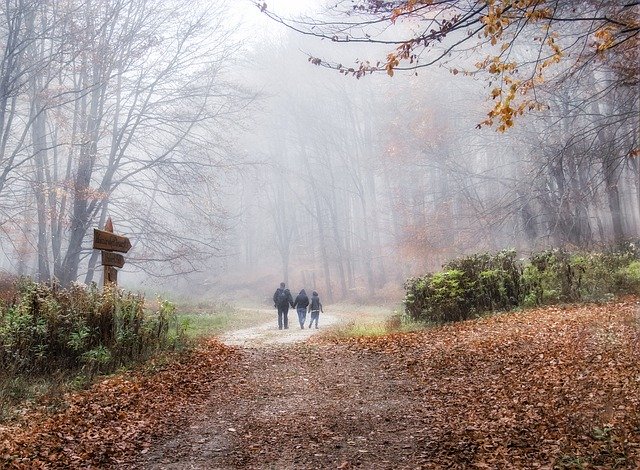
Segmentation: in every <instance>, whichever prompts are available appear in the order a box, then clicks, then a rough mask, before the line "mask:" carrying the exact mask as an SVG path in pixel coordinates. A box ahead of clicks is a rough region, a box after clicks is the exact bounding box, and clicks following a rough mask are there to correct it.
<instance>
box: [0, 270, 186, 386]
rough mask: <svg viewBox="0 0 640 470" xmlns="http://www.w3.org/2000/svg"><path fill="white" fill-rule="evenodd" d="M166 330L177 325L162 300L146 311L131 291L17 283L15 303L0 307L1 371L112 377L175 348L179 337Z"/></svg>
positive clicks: (169, 309) (176, 329)
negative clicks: (123, 368)
mask: <svg viewBox="0 0 640 470" xmlns="http://www.w3.org/2000/svg"><path fill="white" fill-rule="evenodd" d="M171 325H177V320H176V316H175V308H174V307H173V305H172V304H171V303H169V302H167V301H162V302H160V303H159V307H158V310H157V311H155V312H150V311H147V310H145V307H144V298H143V297H142V296H141V295H136V294H132V293H130V292H125V291H122V290H118V289H105V290H104V291H100V290H98V289H97V288H96V286H95V285H93V286H91V287H87V286H84V285H80V284H78V285H73V286H72V287H70V288H69V289H61V288H59V287H58V286H56V285H45V284H38V283H36V282H33V281H31V280H29V279H22V280H20V282H19V283H18V285H17V294H16V300H15V301H14V302H10V303H4V304H0V366H1V367H2V368H3V369H4V370H5V371H11V373H18V374H36V375H37V374H46V373H50V372H51V371H60V370H67V371H77V370H84V371H86V372H88V373H89V374H90V375H93V374H94V373H98V372H111V371H113V370H115V369H117V368H118V367H120V366H123V365H127V364H129V363H131V362H133V361H137V360H141V359H145V358H147V357H149V356H150V355H152V354H154V353H155V352H157V351H160V350H163V349H167V348H173V347H175V346H177V345H178V344H179V343H180V342H181V341H182V339H183V338H184V335H183V334H182V332H181V331H180V330H179V328H178V327H177V326H176V328H175V329H174V330H175V333H173V336H172V334H171V333H170V326H171ZM174 330H172V331H174Z"/></svg>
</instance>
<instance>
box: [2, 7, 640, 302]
mask: <svg viewBox="0 0 640 470" xmlns="http://www.w3.org/2000/svg"><path fill="white" fill-rule="evenodd" d="M315 4H316V2H308V3H300V2H284V1H282V2H279V3H275V2H273V5H269V8H271V7H273V9H274V10H275V11H279V12H281V13H283V14H285V15H294V16H295V15H300V14H305V15H307V16H309V17H316V18H320V17H321V16H314V15H321V13H320V11H321V10H322V8H320V7H319V8H318V12H316V11H315V10H314V9H313V8H312V7H311V6H310V5H315ZM1 8H3V9H4V10H6V11H3V13H5V16H6V17H9V18H13V19H14V21H13V22H7V23H6V24H3V26H2V31H1V34H0V47H2V48H3V50H4V59H3V62H2V68H1V69H0V242H1V252H0V270H2V271H5V272H8V273H11V274H19V275H30V276H33V277H35V278H38V279H40V280H43V281H48V280H51V279H54V278H55V279H57V280H59V281H60V282H61V283H63V284H68V283H70V282H74V281H78V282H85V283H90V282H98V283H100V282H101V281H102V266H101V265H100V260H99V252H98V251H97V250H93V249H92V237H93V231H92V229H94V228H102V227H104V225H105V223H106V220H107V218H108V217H110V218H111V219H112V221H113V224H114V229H115V232H116V233H120V234H123V235H126V236H127V237H129V238H130V239H131V242H132V245H133V247H132V249H131V250H130V251H129V253H127V254H126V255H125V258H126V265H125V266H124V268H123V269H122V270H121V272H120V275H119V283H120V285H121V286H123V287H127V288H131V289H134V290H144V291H147V292H157V291H162V292H168V293H170V294H172V295H176V296H189V297H192V298H209V299H214V298H221V299H224V300H228V301H250V302H264V301H265V299H268V298H269V297H270V296H271V294H272V293H273V290H274V288H275V287H276V286H277V284H278V283H279V282H281V281H285V282H286V283H287V284H288V285H290V286H292V288H293V289H300V288H303V287H304V288H307V289H311V290H317V291H319V292H321V294H322V295H323V298H324V299H325V301H326V302H327V303H330V302H339V301H358V302H365V303H366V302H374V301H375V302H381V301H386V300H389V301H395V300H398V299H400V298H401V296H402V285H403V282H404V280H405V279H406V278H407V277H410V276H413V275H418V274H423V273H425V272H427V271H432V270H437V269H438V268H439V267H440V266H441V265H442V263H444V262H445V261H447V260H449V259H451V258H453V257H456V256H460V255H463V254H468V253H473V252H478V251H486V250H489V251H494V250H500V249H504V248H514V249H516V250H518V252H519V253H521V254H522V255H523V256H525V255H526V254H527V253H529V252H530V251H532V250H540V249H546V248H550V247H568V248H593V247H597V246H603V245H605V244H608V243H614V242H617V241H621V240H623V239H633V238H638V237H639V236H640V166H639V160H638V157H637V154H636V153H634V149H637V148H638V129H639V125H638V110H639V107H638V96H639V95H638V86H637V83H632V84H631V85H629V84H624V83H623V84H620V82H619V81H616V80H615V76H614V75H615V73H614V72H615V71H612V69H611V68H610V67H608V66H607V63H606V62H603V61H601V62H597V61H593V62H591V63H587V64H585V65H584V66H583V67H582V68H581V69H580V71H579V72H578V73H575V74H574V75H572V80H565V81H563V80H562V77H564V76H565V75H567V74H568V70H567V68H566V67H564V66H563V65H562V64H560V65H559V66H558V68H557V70H556V72H554V73H555V75H554V76H553V77H552V78H551V79H549V80H547V81H546V82H545V83H540V84H539V86H538V87H537V88H536V89H535V93H536V98H537V99H538V100H539V101H540V102H543V103H545V106H544V107H540V108H538V109H532V110H528V111H527V112H526V113H524V115H523V116H519V117H517V119H516V122H515V123H514V125H513V127H511V128H510V129H508V130H507V131H506V132H497V131H496V129H495V127H496V126H487V125H483V126H480V127H479V128H478V124H480V123H482V122H483V121H484V120H485V119H486V118H487V113H488V112H489V111H490V110H491V108H492V106H493V104H492V100H491V89H492V88H493V87H494V86H495V84H492V83H491V81H490V80H487V79H486V77H483V76H476V75H468V76H465V74H463V73H458V70H459V69H460V70H462V69H464V68H465V67H470V66H471V64H473V63H475V62H476V61H477V60H478V59H477V56H474V54H473V53H471V51H469V50H465V51H460V52H459V53H457V54H455V55H453V56H451V58H450V59H448V60H449V62H447V63H444V64H440V65H442V66H439V65H438V64H436V65H434V66H433V67H427V68H422V69H420V70H417V71H407V72H397V73H395V74H394V76H393V77H390V76H388V75H387V74H385V73H384V72H383V73H374V74H367V75H366V76H364V77H361V78H355V77H353V76H351V75H349V74H346V75H345V74H341V73H339V72H338V71H336V70H332V69H329V68H326V67H321V66H316V65H313V64H311V63H310V61H309V60H308V57H309V55H310V56H312V57H322V58H327V59H331V60H332V61H334V62H336V63H340V64H355V63H356V62H355V61H356V60H357V59H360V60H371V61H372V63H373V62H374V61H375V60H376V59H377V58H379V57H381V56H382V57H384V56H385V55H386V52H387V51H388V47H386V46H384V45H382V44H380V45H375V44H373V45H367V44H356V43H349V44H345V43H335V42H331V41H327V40H321V39H319V38H317V37H312V36H308V35H303V34H300V33H299V32H296V31H293V30H292V29H290V28H286V27H284V26H283V25H281V24H278V23H277V22H275V21H273V20H271V19H269V18H268V17H267V16H266V15H265V14H262V13H260V11H259V10H258V8H257V7H256V6H255V5H253V4H251V3H250V2H245V3H243V2H237V3H234V4H233V5H232V6H229V5H225V4H224V3H223V2H218V1H216V0H210V1H207V2H205V1H201V2H191V1H190V2H183V1H178V0H150V1H146V2H139V1H137V0H118V1H116V0H101V1H98V2H96V1H93V2H88V1H86V0H70V1H68V2H64V3H63V2H59V3H58V2H51V3H46V4H43V3H40V2H39V1H37V0H26V1H23V2H17V3H15V4H14V3H13V2H9V3H7V4H6V5H5V6H3V7H1ZM400 27H401V28H406V30H407V31H410V30H412V29H413V28H414V27H415V25H414V24H411V23H408V24H407V25H405V26H400ZM567 27H569V26H567ZM385 34H386V33H385ZM567 34H568V33H567ZM514 53H516V54H521V55H523V56H524V57H527V54H531V53H532V52H531V51H530V50H528V49H527V48H526V47H523V48H521V49H519V50H517V51H515V52H514ZM485 55H486V54H481V56H482V57H484V56H485ZM454 65H455V72H454ZM349 66H351V65H349ZM416 72H417V73H416Z"/></svg>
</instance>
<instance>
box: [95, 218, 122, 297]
mask: <svg viewBox="0 0 640 470" xmlns="http://www.w3.org/2000/svg"><path fill="white" fill-rule="evenodd" d="M104 231H105V232H109V233H113V222H112V221H111V217H109V218H108V219H107V223H106V224H104ZM94 243H95V234H94ZM109 285H114V286H117V285H118V271H117V270H116V268H114V267H113V266H104V275H103V277H102V287H103V288H104V287H107V286H109Z"/></svg>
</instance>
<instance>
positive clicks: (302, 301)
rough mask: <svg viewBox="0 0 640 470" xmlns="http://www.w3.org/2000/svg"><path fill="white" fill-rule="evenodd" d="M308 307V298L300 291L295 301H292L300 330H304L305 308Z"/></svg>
mask: <svg viewBox="0 0 640 470" xmlns="http://www.w3.org/2000/svg"><path fill="white" fill-rule="evenodd" d="M308 306H309V297H307V293H306V292H305V291H304V289H302V290H301V291H300V293H299V294H298V295H297V296H296V300H294V301H293V307H295V308H296V311H297V312H298V322H299V323H300V328H301V329H303V330H304V322H305V321H307V307H308Z"/></svg>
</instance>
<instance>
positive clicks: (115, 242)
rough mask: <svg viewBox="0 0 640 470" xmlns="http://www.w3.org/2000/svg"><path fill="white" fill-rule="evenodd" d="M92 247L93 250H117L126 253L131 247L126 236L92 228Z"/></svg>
mask: <svg viewBox="0 0 640 470" xmlns="http://www.w3.org/2000/svg"><path fill="white" fill-rule="evenodd" d="M93 248H94V249H95V250H105V251H119V252H120V253H126V252H127V251H129V250H130V249H131V242H130V241H129V239H128V238H127V237H123V236H122V235H116V234H115V233H110V232H105V231H104V230H98V229H97V228H94V229H93Z"/></svg>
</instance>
